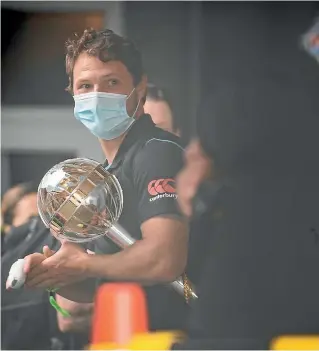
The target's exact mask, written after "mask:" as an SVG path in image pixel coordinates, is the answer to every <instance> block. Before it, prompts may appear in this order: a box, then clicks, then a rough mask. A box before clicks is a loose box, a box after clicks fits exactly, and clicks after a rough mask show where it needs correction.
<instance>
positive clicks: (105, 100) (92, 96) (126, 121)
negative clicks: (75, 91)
mask: <svg viewBox="0 0 319 351" xmlns="http://www.w3.org/2000/svg"><path fill="white" fill-rule="evenodd" d="M134 89H135V88H134ZM134 89H133V90H132V92H131V93H130V95H128V96H127V95H122V94H111V93H100V92H92V93H87V94H80V95H74V101H75V106H74V116H75V118H76V119H77V120H78V121H80V122H82V123H83V124H84V125H85V126H86V127H87V128H88V129H89V131H90V132H91V133H92V134H94V135H95V136H96V137H98V138H100V139H104V140H112V139H116V138H118V137H119V136H120V135H122V134H124V133H125V132H126V131H127V130H128V129H129V128H130V127H131V126H132V124H133V123H134V122H135V118H134V117H135V114H136V111H137V109H138V107H139V104H140V100H139V102H138V104H137V106H136V109H135V111H134V113H133V116H132V117H130V116H129V115H128V114H127V110H126V100H127V99H128V98H129V97H130V96H131V95H132V93H133V91H134Z"/></svg>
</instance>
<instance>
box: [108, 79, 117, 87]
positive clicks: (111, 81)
mask: <svg viewBox="0 0 319 351" xmlns="http://www.w3.org/2000/svg"><path fill="white" fill-rule="evenodd" d="M117 83H118V80H117V79H110V80H109V81H108V85H109V86H110V87H113V86H114V85H116V84H117Z"/></svg>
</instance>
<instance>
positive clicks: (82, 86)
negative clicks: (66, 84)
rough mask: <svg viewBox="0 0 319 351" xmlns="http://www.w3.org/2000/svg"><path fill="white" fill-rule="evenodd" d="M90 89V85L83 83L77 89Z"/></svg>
mask: <svg viewBox="0 0 319 351" xmlns="http://www.w3.org/2000/svg"><path fill="white" fill-rule="evenodd" d="M90 88H91V84H88V83H85V84H82V85H80V88H79V89H90Z"/></svg>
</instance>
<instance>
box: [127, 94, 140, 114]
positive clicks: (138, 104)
mask: <svg viewBox="0 0 319 351" xmlns="http://www.w3.org/2000/svg"><path fill="white" fill-rule="evenodd" d="M134 90H135V87H134V88H133V90H132V91H131V92H130V95H128V96H127V97H126V100H128V99H129V98H130V97H131V95H132V94H133V91H134ZM140 102H141V99H139V100H138V103H137V106H136V109H135V111H134V113H133V115H132V116H130V117H131V118H134V119H135V114H136V112H137V110H138V108H139V106H140ZM126 113H127V111H126Z"/></svg>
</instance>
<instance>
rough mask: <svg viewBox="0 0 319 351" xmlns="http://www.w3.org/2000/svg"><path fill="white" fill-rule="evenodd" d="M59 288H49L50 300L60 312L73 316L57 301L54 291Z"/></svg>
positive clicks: (66, 315) (65, 315) (64, 315)
mask: <svg viewBox="0 0 319 351" xmlns="http://www.w3.org/2000/svg"><path fill="white" fill-rule="evenodd" d="M57 290H58V289H51V290H48V291H49V301H50V304H51V306H52V307H53V308H55V310H56V311H57V312H59V313H61V314H62V316H63V317H71V315H70V313H69V312H68V311H67V310H65V309H64V308H62V307H61V306H59V304H58V303H57V302H56V299H55V297H54V295H53V294H54V292H55V291H57Z"/></svg>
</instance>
